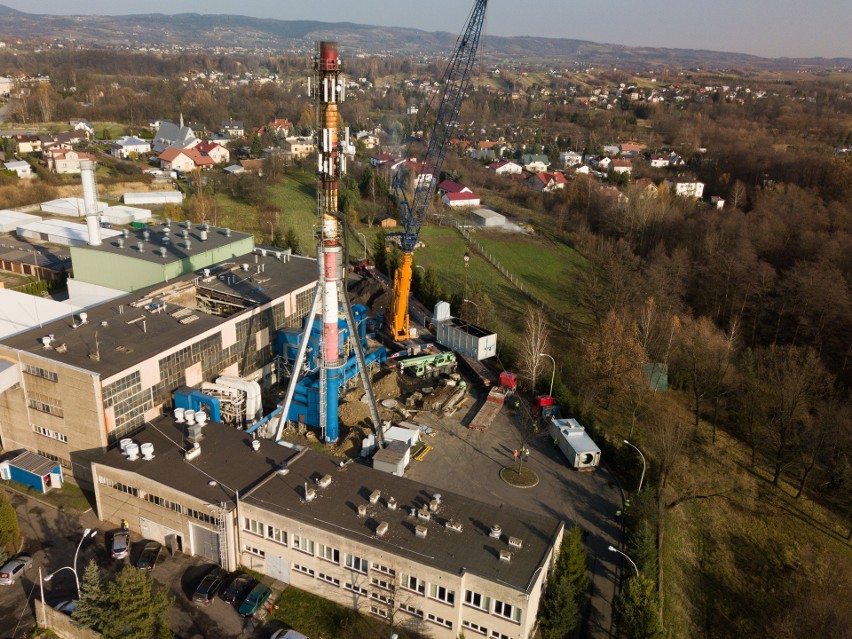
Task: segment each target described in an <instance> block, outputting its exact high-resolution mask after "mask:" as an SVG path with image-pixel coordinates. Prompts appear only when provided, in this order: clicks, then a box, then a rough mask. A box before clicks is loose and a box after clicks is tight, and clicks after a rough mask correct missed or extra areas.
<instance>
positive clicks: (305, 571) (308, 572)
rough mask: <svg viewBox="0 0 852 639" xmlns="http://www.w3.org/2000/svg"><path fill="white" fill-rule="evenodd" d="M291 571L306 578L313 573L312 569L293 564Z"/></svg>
mask: <svg viewBox="0 0 852 639" xmlns="http://www.w3.org/2000/svg"><path fill="white" fill-rule="evenodd" d="M293 570H295V571H296V572H300V573H302V574H303V575H308V577H313V576H314V571H313V569H312V568H308V567H307V566H303V565H301V564H293Z"/></svg>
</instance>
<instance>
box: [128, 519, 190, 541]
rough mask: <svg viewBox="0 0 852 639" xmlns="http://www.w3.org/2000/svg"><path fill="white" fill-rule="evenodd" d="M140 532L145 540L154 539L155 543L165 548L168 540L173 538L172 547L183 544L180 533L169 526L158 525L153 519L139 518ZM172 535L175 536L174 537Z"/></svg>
mask: <svg viewBox="0 0 852 639" xmlns="http://www.w3.org/2000/svg"><path fill="white" fill-rule="evenodd" d="M139 530H140V531H141V532H142V536H143V537H144V538H145V539H153V540H154V541H159V542H160V543H161V544H163V545H164V546H165V545H166V538H167V537H171V540H172V541H171V544H172V547H175V546H176V545H177V546H179V545H181V544H182V543H183V539H182V534H181V533H180V531H177V530H175V529H174V528H169V527H168V526H163V525H162V524H158V523H157V522H156V521H153V520H151V519H145V518H144V517H140V518H139ZM172 535H174V536H173V537H172Z"/></svg>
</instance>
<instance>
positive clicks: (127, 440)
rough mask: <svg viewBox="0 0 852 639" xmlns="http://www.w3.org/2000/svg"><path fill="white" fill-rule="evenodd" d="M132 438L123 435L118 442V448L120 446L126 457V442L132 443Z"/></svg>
mask: <svg viewBox="0 0 852 639" xmlns="http://www.w3.org/2000/svg"><path fill="white" fill-rule="evenodd" d="M132 443H133V440H132V439H130V438H129V437H125V438H124V439H122V440H121V441H120V442H118V446H119V448H121V454H122V455H124V456H125V457H127V446H128V444H132Z"/></svg>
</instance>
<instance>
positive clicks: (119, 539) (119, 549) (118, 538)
mask: <svg viewBox="0 0 852 639" xmlns="http://www.w3.org/2000/svg"><path fill="white" fill-rule="evenodd" d="M111 552H112V558H113V559H124V558H125V557H127V555H128V554H129V553H130V533H129V532H126V531H124V530H122V531H121V532H117V533H115V534H114V535H113V536H112V550H111Z"/></svg>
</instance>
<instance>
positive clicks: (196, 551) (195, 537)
mask: <svg viewBox="0 0 852 639" xmlns="http://www.w3.org/2000/svg"><path fill="white" fill-rule="evenodd" d="M189 535H190V537H191V539H192V554H193V555H198V556H199V557H204V558H206V559H209V560H210V561H213V562H215V563H217V564H219V565H220V566H221V565H222V560H221V557H220V556H219V533H217V532H216V531H215V530H209V529H208V528H204V527H203V526H198V525H196V524H190V525H189Z"/></svg>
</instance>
